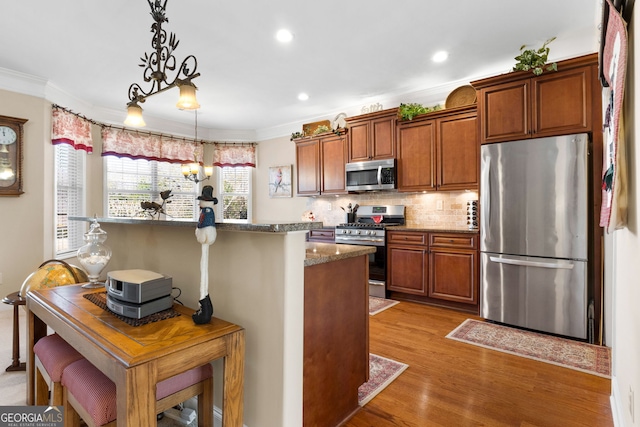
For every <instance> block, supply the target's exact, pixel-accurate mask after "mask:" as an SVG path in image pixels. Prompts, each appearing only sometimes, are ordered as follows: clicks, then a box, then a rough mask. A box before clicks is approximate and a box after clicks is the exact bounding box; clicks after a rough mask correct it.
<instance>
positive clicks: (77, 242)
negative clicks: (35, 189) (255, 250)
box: [54, 144, 85, 258]
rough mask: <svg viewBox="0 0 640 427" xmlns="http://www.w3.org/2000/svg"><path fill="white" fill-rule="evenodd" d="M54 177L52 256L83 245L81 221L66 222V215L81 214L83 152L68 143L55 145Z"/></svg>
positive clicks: (72, 252) (66, 254)
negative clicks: (54, 211) (53, 239)
mask: <svg viewBox="0 0 640 427" xmlns="http://www.w3.org/2000/svg"><path fill="white" fill-rule="evenodd" d="M54 150H55V171H56V172H55V180H56V196H55V207H56V218H55V221H56V228H55V230H56V236H55V242H56V249H55V252H56V257H57V258H67V257H70V256H73V255H75V253H76V251H77V250H78V248H79V247H80V246H82V245H84V241H83V234H84V224H83V223H82V222H81V221H69V217H70V216H84V215H85V189H84V179H83V177H84V168H85V152H84V151H82V150H76V149H75V148H74V147H73V146H71V145H68V144H60V145H56V146H55V148H54Z"/></svg>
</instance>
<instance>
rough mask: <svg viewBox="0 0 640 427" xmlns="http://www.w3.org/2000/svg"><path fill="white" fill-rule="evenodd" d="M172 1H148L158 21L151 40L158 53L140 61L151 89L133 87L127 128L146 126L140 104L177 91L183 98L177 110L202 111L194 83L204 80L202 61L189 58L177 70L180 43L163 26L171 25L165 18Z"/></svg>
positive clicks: (146, 55) (148, 55)
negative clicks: (196, 80) (200, 67)
mask: <svg viewBox="0 0 640 427" xmlns="http://www.w3.org/2000/svg"><path fill="white" fill-rule="evenodd" d="M167 1H168V0H164V2H163V3H162V4H160V3H161V2H160V0H155V1H152V0H147V3H149V6H150V7H151V16H152V17H153V20H154V21H155V22H154V23H153V24H152V25H151V32H152V33H153V38H152V39H151V47H152V48H153V49H154V50H153V51H152V52H151V53H150V54H149V53H145V54H144V57H141V58H140V60H141V61H142V63H140V64H139V66H140V67H143V68H144V72H143V78H144V81H145V83H149V82H151V87H150V88H149V90H148V91H145V90H144V89H143V88H142V87H141V86H140V85H139V84H138V83H133V84H131V86H129V103H128V104H127V118H126V120H125V121H124V123H125V125H128V126H134V127H142V126H145V123H144V119H143V118H142V107H140V104H141V103H143V102H145V100H146V99H147V98H148V97H150V96H152V95H155V94H158V93H161V92H164V91H166V90H168V89H171V88H173V87H178V88H179V89H180V98H179V99H178V103H177V104H176V107H178V108H179V109H181V110H196V109H198V108H200V104H198V101H197V100H196V89H197V88H196V86H195V85H194V84H193V83H192V81H191V80H193V79H195V78H196V77H198V76H200V73H196V70H197V68H198V60H197V59H196V57H195V56H193V55H189V56H187V57H186V58H185V59H184V61H182V64H180V66H179V67H177V70H176V64H177V60H176V58H175V56H173V52H174V51H175V50H176V48H177V47H178V44H179V43H180V41H179V40H178V39H176V36H175V34H174V33H169V36H168V37H167V32H166V31H165V30H163V29H162V23H163V22H169V18H167V17H166V15H165V8H166V5H167ZM174 72H175V76H174V77H173V80H171V81H169V76H168V75H167V73H174Z"/></svg>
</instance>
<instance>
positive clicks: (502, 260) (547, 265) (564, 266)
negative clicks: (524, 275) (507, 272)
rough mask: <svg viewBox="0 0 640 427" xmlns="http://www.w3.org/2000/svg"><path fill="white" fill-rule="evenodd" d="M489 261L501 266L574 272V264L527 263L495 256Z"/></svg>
mask: <svg viewBox="0 0 640 427" xmlns="http://www.w3.org/2000/svg"><path fill="white" fill-rule="evenodd" d="M489 259H490V260H491V261H493V262H498V263H501V264H511V265H521V266H524V267H540V268H559V269H565V270H573V264H569V263H566V262H540V261H525V260H520V259H510V258H498V257H495V256H492V257H489Z"/></svg>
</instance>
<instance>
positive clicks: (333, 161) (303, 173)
mask: <svg viewBox="0 0 640 427" xmlns="http://www.w3.org/2000/svg"><path fill="white" fill-rule="evenodd" d="M346 159H347V138H346V136H345V134H344V132H343V133H341V134H339V135H336V134H327V135H321V136H317V137H311V138H303V139H299V140H296V165H297V168H296V175H297V189H296V194H297V195H298V196H317V195H319V194H346V193H347V191H346V188H345V171H344V167H345V164H346Z"/></svg>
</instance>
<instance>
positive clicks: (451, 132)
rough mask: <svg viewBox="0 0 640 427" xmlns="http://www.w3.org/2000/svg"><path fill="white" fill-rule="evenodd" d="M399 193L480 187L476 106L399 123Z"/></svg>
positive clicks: (430, 114)
mask: <svg viewBox="0 0 640 427" xmlns="http://www.w3.org/2000/svg"><path fill="white" fill-rule="evenodd" d="M397 135H398V136H397V140H398V141H397V162H398V178H397V179H398V191H433V190H472V189H477V188H478V165H479V161H478V159H479V157H478V156H479V145H478V122H477V117H476V106H475V105H471V106H466V107H460V108H453V109H447V110H439V111H437V112H434V113H429V114H425V115H422V116H418V117H416V118H414V119H413V120H411V121H399V122H398V133H397Z"/></svg>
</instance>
